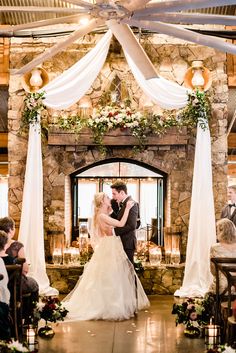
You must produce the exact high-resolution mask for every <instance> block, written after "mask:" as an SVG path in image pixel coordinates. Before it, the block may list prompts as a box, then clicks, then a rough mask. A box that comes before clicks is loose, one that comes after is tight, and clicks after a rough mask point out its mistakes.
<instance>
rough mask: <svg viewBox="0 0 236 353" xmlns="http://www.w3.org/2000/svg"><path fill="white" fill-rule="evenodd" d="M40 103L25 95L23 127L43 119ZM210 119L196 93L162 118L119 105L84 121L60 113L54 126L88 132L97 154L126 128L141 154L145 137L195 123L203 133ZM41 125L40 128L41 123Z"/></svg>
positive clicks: (204, 97)
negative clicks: (106, 139) (108, 136)
mask: <svg viewBox="0 0 236 353" xmlns="http://www.w3.org/2000/svg"><path fill="white" fill-rule="evenodd" d="M44 99H45V93H44V92H40V93H30V94H27V96H26V98H25V100H24V109H23V125H25V124H27V125H29V124H30V123H36V122H38V121H39V117H40V116H41V115H43V114H44V115H45V111H46V107H45V105H44V102H43V100H44ZM46 112H47V111H46ZM210 115H211V106H210V101H209V98H208V96H207V95H206V94H205V93H204V92H200V91H198V90H197V91H193V92H191V93H189V94H188V103H187V105H186V107H184V108H183V109H181V110H172V111H170V110H165V111H164V112H163V114H162V115H155V114H144V113H140V112H136V111H135V110H134V109H132V108H131V107H130V102H129V101H127V102H124V103H123V104H120V105H115V104H109V105H107V106H98V107H97V108H96V109H94V110H93V114H92V115H91V116H90V117H89V118H88V119H83V118H81V117H80V115H78V114H75V115H70V114H69V113H66V112H63V113H62V114H61V115H60V116H59V117H58V121H57V124H56V125H57V126H58V127H59V128H61V129H64V130H70V131H73V132H74V133H76V134H77V135H78V136H79V134H80V132H81V130H82V129H83V128H84V127H87V128H89V129H90V130H91V131H92V134H93V139H94V141H95V143H96V144H97V145H98V146H99V149H100V151H101V152H102V153H105V152H106V148H105V146H104V142H103V138H104V135H105V134H106V133H107V132H109V131H111V130H114V129H116V128H120V129H127V128H128V129H129V130H130V132H131V135H132V136H134V137H135V138H136V139H137V146H136V149H139V150H143V149H144V147H145V142H146V139H147V136H148V135H149V134H157V135H161V134H164V133H166V131H167V130H168V128H170V127H173V126H175V127H177V128H178V129H181V128H182V127H187V128H190V129H193V128H195V127H196V126H197V124H198V123H199V124H200V127H201V128H202V129H203V130H205V129H207V128H208V121H209V119H210ZM41 125H43V120H42V119H41ZM44 129H47V126H44Z"/></svg>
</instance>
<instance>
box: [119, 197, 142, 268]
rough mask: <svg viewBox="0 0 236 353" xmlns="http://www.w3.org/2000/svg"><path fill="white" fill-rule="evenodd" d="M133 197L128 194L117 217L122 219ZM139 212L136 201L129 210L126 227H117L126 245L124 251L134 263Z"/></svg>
mask: <svg viewBox="0 0 236 353" xmlns="http://www.w3.org/2000/svg"><path fill="white" fill-rule="evenodd" d="M130 199H131V197H130V196H128V197H127V198H126V199H125V201H124V202H123V204H122V207H121V208H120V210H119V211H118V213H117V215H116V218H117V219H118V220H120V219H121V218H122V216H123V214H124V211H125V206H126V202H127V201H128V200H130ZM138 213H139V207H138V204H137V202H135V203H134V205H133V207H131V209H130V211H129V216H128V219H127V221H126V224H125V225H124V227H117V228H115V233H116V235H119V236H120V238H121V241H122V244H123V247H124V251H125V252H126V254H127V256H128V258H129V260H130V261H131V262H132V263H133V262H134V252H135V249H136V243H137V239H136V235H135V230H136V228H137V218H138Z"/></svg>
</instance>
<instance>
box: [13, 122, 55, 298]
mask: <svg viewBox="0 0 236 353" xmlns="http://www.w3.org/2000/svg"><path fill="white" fill-rule="evenodd" d="M18 239H19V241H21V242H22V243H23V244H24V247H25V252H26V259H27V262H28V263H29V264H30V267H29V269H30V270H29V276H31V277H33V278H34V279H35V280H36V281H37V282H38V284H39V291H40V294H42V295H53V294H55V295H56V294H58V291H57V290H56V289H55V288H52V287H50V285H49V279H48V276H47V273H46V265H45V253H44V227H43V170H42V151H41V127H40V123H37V124H30V128H29V141H28V151H27V161H26V171H25V183H24V190H23V201H22V212H21V221H20V230H19V237H18Z"/></svg>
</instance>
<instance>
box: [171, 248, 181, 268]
mask: <svg viewBox="0 0 236 353" xmlns="http://www.w3.org/2000/svg"><path fill="white" fill-rule="evenodd" d="M171 263H172V264H173V265H178V264H179V263H180V251H179V250H177V249H174V250H172V252H171Z"/></svg>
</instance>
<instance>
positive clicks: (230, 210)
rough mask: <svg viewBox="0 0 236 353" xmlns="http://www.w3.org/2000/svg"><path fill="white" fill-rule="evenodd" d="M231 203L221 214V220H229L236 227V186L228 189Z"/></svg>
mask: <svg viewBox="0 0 236 353" xmlns="http://www.w3.org/2000/svg"><path fill="white" fill-rule="evenodd" d="M228 199H229V203H228V204H227V205H225V206H224V208H223V209H222V212H221V218H228V219H229V220H230V221H232V222H233V223H234V225H236V185H231V186H229V187H228Z"/></svg>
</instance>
